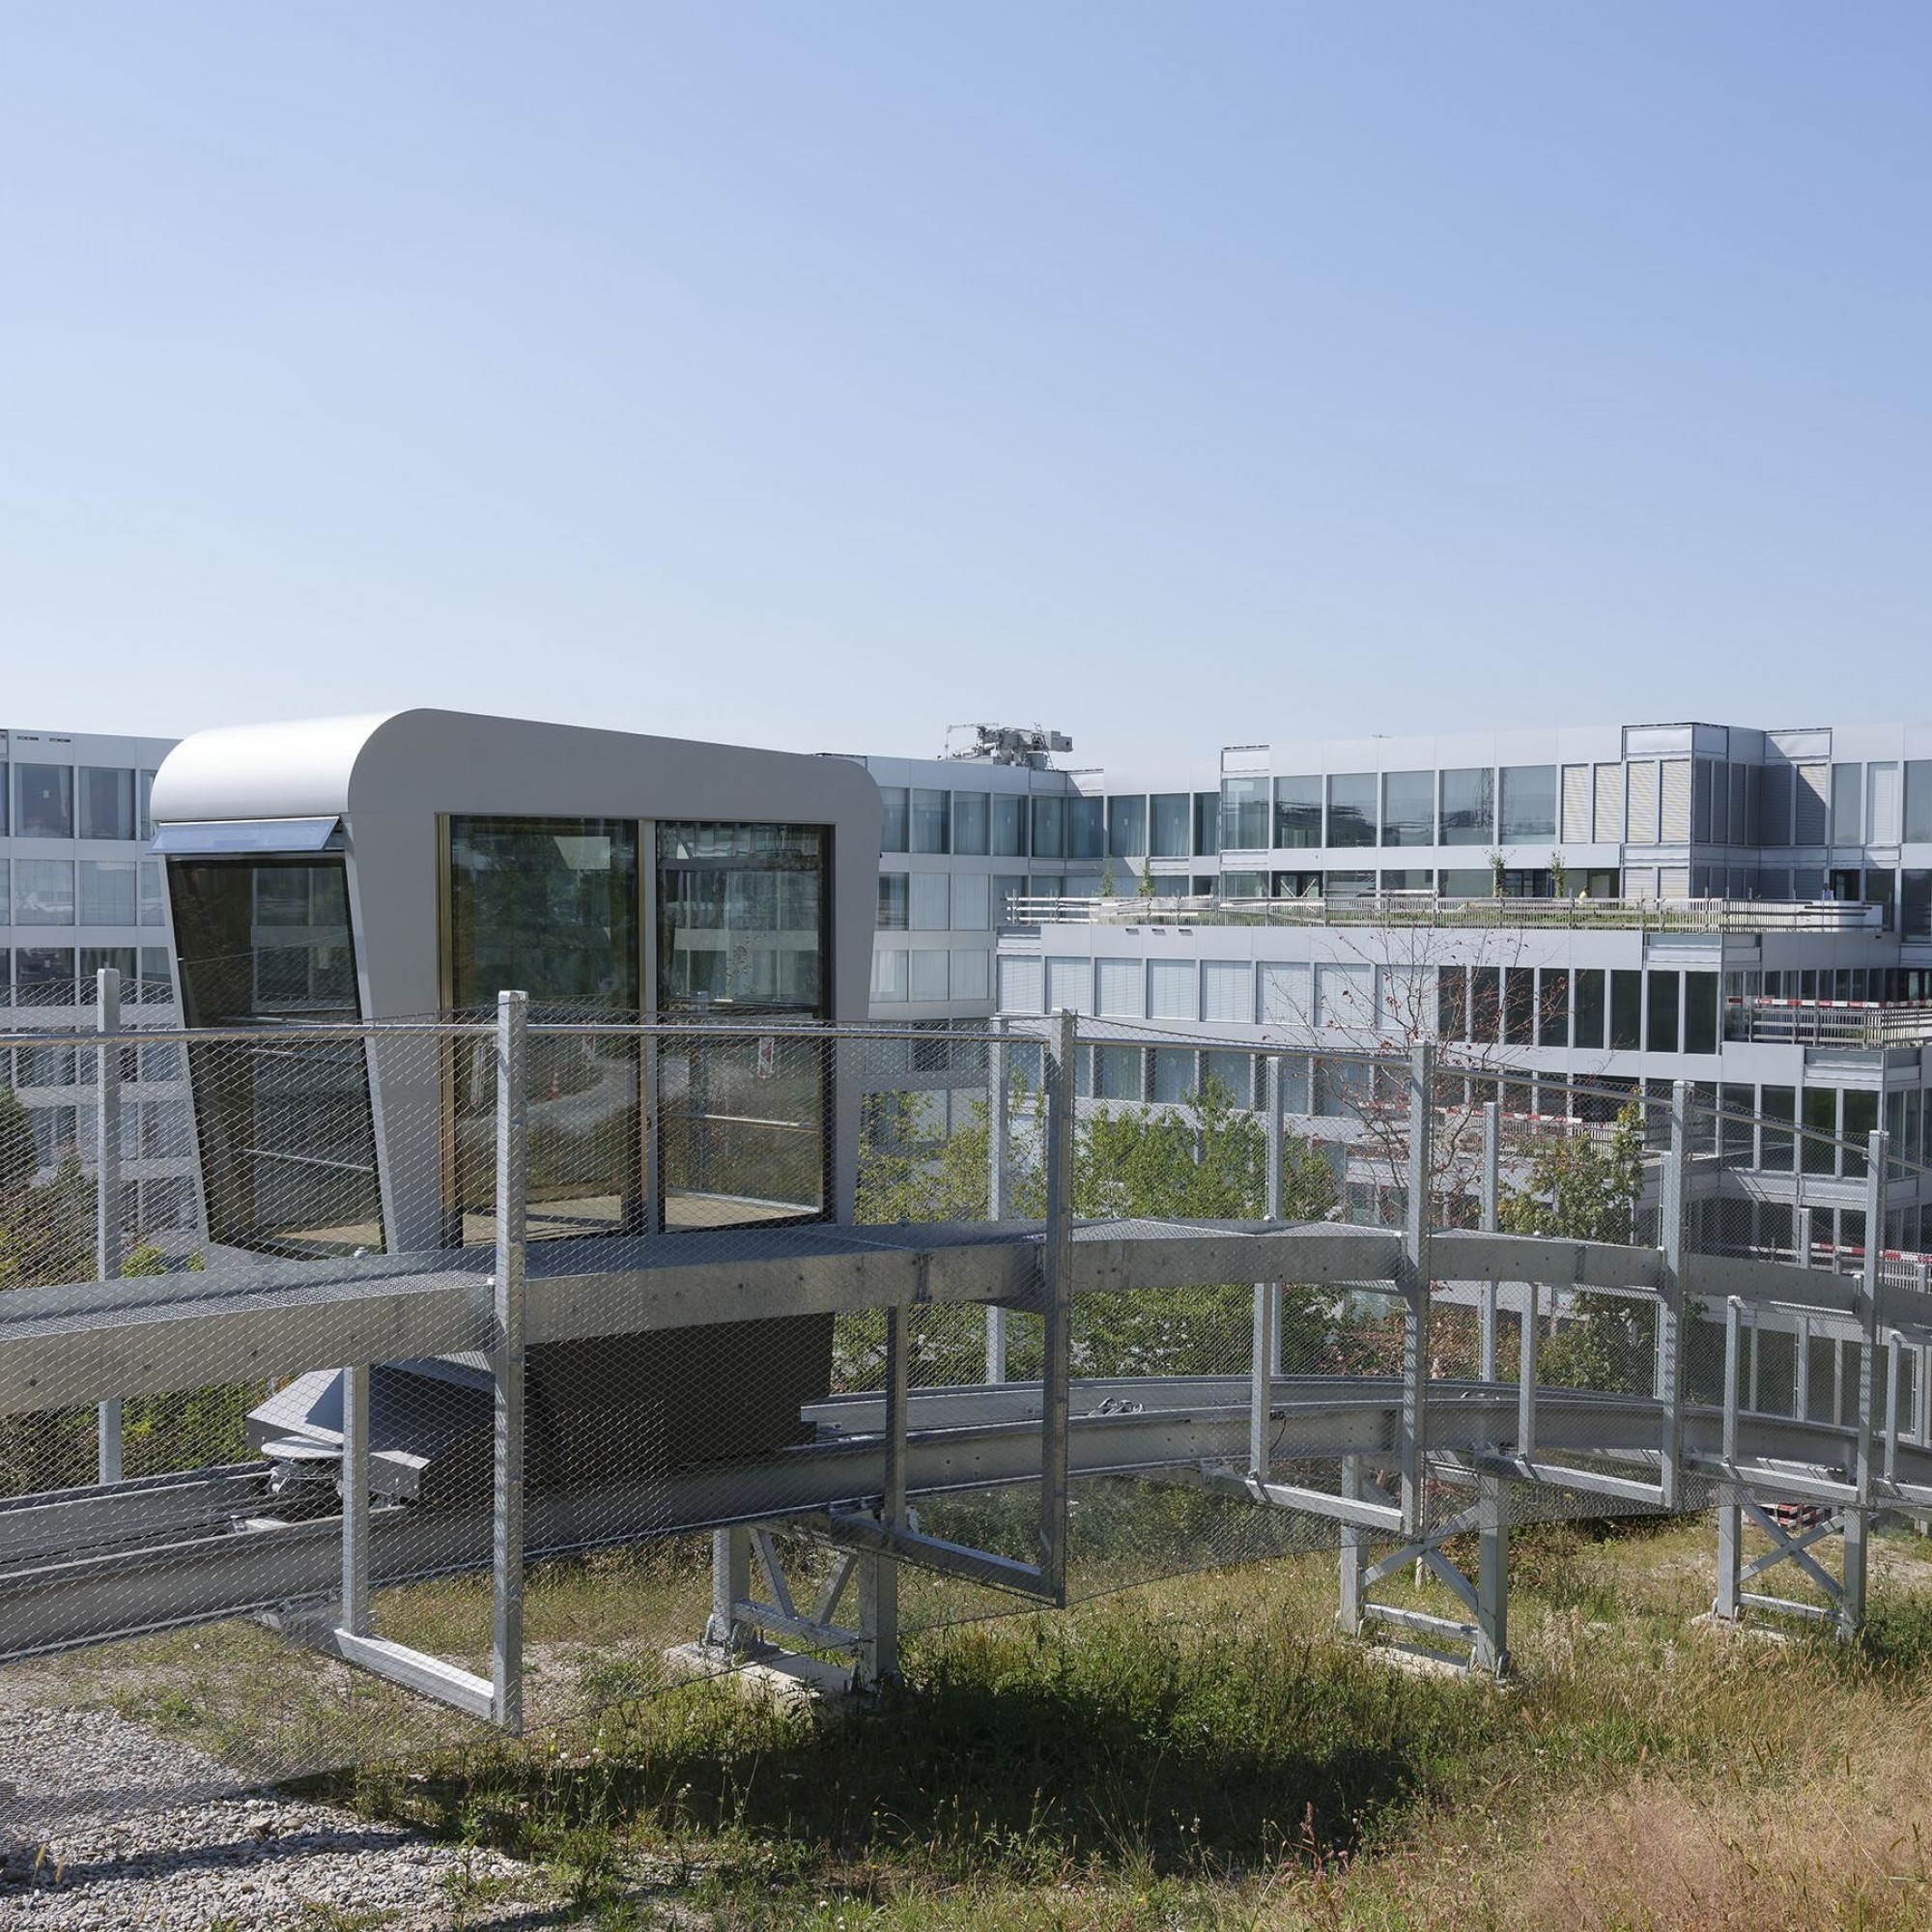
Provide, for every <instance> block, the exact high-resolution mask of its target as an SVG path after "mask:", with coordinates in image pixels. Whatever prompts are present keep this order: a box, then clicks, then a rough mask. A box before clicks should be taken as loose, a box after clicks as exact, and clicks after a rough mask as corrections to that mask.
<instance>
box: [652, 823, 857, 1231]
mask: <svg viewBox="0 0 1932 1932" xmlns="http://www.w3.org/2000/svg"><path fill="white" fill-rule="evenodd" d="M829 892H830V867H829V841H828V839H827V838H826V834H825V831H824V828H823V827H820V826H812V825H760V824H661V825H660V826H659V827H658V920H657V930H658V1007H659V1009H660V1012H661V1013H662V1014H663V1015H665V1016H667V1017H668V1018H672V1019H680V1020H689V1021H690V1022H692V1025H691V1028H690V1030H689V1031H683V1032H676V1033H672V1034H669V1035H668V1036H667V1037H665V1040H664V1044H663V1046H662V1048H661V1050H660V1060H659V1076H658V1079H659V1103H658V1104H659V1120H660V1127H659V1157H658V1159H659V1172H660V1175H661V1178H662V1179H661V1186H662V1200H661V1207H662V1212H663V1216H664V1223H665V1225H666V1226H667V1227H672V1228H676V1227H739V1226H743V1225H746V1224H747V1223H751V1222H758V1221H770V1220H787V1219H800V1218H812V1217H818V1216H822V1215H823V1214H824V1213H825V1212H826V1211H827V1207H828V1203H829V1199H830V1196H829V1193H828V1184H827V1171H828V1162H829V1154H830V1143H829V1140H828V1137H827V1134H828V1127H827V1123H828V1122H829V1121H830V1119H831V1068H830V1066H829V1065H827V1062H826V1055H825V1048H824V1045H823V1043H822V1041H820V1040H818V1039H816V1038H812V1037H787V1033H786V1030H785V1023H786V1022H788V1021H789V1022H796V1021H806V1020H822V1019H825V1018H827V1017H829V1007H828V999H829V990H828V989H829V985H830V977H829V963H828V959H827V954H826V945H827V940H828V931H827V926H826V920H825V908H826V906H827V904H828V901H829ZM876 960H877V955H876V954H875V965H876ZM767 1017H769V1018H770V1019H771V1020H772V1021H773V1022H774V1023H775V1024H774V1027H773V1030H772V1031H771V1032H768V1033H764V1034H758V1033H755V1032H750V1031H744V1030H742V1029H743V1028H744V1027H745V1026H746V1023H748V1022H749V1023H752V1024H753V1025H755V1024H756V1022H758V1021H759V1020H762V1019H765V1018H767ZM714 1027H715V1028H716V1033H715V1034H714V1035H712V1037H707V1032H708V1031H709V1029H710V1028H714Z"/></svg>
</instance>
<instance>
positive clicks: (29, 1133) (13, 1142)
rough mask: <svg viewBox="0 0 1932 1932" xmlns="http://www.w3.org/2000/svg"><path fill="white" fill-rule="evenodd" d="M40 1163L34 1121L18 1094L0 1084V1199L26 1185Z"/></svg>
mask: <svg viewBox="0 0 1932 1932" xmlns="http://www.w3.org/2000/svg"><path fill="white" fill-rule="evenodd" d="M40 1164H41V1156H40V1150H39V1149H38V1148H37V1147H36V1146H35V1145H34V1124H33V1122H31V1121H30V1120H28V1118H27V1110H26V1108H25V1107H23V1106H22V1105H21V1104H20V1096H19V1095H18V1094H16V1093H14V1090H13V1088H11V1087H0V1199H4V1198H5V1197H6V1196H8V1195H10V1194H14V1193H15V1192H17V1191H18V1190H19V1189H20V1188H23V1187H25V1186H27V1185H28V1183H29V1182H31V1181H32V1179H33V1178H34V1170H35V1169H36V1168H37V1167H39V1166H40Z"/></svg>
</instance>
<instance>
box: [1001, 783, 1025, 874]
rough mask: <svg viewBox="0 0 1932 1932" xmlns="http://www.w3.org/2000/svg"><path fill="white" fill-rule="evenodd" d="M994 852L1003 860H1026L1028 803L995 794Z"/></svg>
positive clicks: (1020, 799) (1023, 800)
mask: <svg viewBox="0 0 1932 1932" xmlns="http://www.w3.org/2000/svg"><path fill="white" fill-rule="evenodd" d="M993 851H994V854H995V856H997V857H999V858H1002V859H1024V858H1025V857H1026V855H1027V801H1026V800H1025V799H1023V798H1009V797H1008V796H1007V795H1006V794H1005V793H1003V792H995V793H994V794H993Z"/></svg>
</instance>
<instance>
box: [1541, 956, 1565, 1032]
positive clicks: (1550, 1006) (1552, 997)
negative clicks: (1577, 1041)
mask: <svg viewBox="0 0 1932 1932" xmlns="http://www.w3.org/2000/svg"><path fill="white" fill-rule="evenodd" d="M1540 993H1541V998H1540V1000H1539V1003H1538V1010H1537V1017H1536V1043H1537V1045H1538V1046H1568V1045H1569V1044H1570V975H1569V974H1568V973H1566V972H1564V971H1562V970H1561V969H1560V968H1554V969H1552V968H1550V967H1548V966H1546V967H1545V968H1544V969H1543V982H1542V986H1541V988H1540Z"/></svg>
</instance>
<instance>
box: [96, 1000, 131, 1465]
mask: <svg viewBox="0 0 1932 1932" xmlns="http://www.w3.org/2000/svg"><path fill="white" fill-rule="evenodd" d="M94 999H95V1008H94V1023H95V1025H96V1027H97V1028H99V1032H100V1036H101V1043H100V1045H99V1046H98V1047H96V1048H95V1057H96V1060H97V1062H98V1063H99V1064H98V1065H97V1067H96V1069H95V1075H96V1080H95V1092H94V1100H95V1108H96V1121H95V1129H96V1137H97V1141H98V1145H97V1147H96V1150H95V1156H96V1157H95V1176H94V1250H95V1264H96V1266H97V1267H98V1268H99V1274H100V1279H101V1280H102V1281H115V1280H118V1279H119V1277H120V1273H121V1264H122V1262H123V1261H124V1260H125V1259H126V1256H125V1254H124V1252H123V1249H122V1243H121V1042H120V1033H121V975H120V973H119V972H118V971H116V969H115V968H114V967H112V966H103V967H101V969H100V971H99V973H98V974H97V975H96V976H95V981H94ZM95 1438H96V1449H97V1452H98V1454H97V1462H98V1465H99V1476H100V1480H101V1481H102V1482H103V1483H118V1482H119V1481H120V1480H121V1398H120V1397H119V1396H118V1395H111V1396H109V1397H108V1398H107V1399H106V1400H105V1401H104V1402H102V1403H101V1404H100V1405H99V1408H98V1409H97V1410H96V1414H95Z"/></svg>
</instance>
